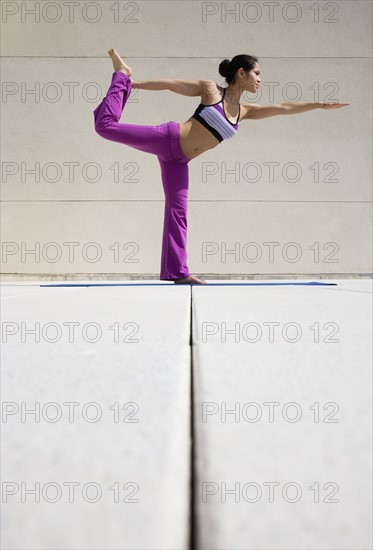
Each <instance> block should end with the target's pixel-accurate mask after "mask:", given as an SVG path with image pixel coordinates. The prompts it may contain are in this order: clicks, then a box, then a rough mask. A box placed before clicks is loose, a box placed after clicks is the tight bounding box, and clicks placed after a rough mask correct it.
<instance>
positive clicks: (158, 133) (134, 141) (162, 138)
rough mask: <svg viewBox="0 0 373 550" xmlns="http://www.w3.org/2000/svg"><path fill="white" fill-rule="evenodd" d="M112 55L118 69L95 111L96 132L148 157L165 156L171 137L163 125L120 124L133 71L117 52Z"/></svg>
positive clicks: (130, 87)
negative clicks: (146, 154) (149, 154)
mask: <svg viewBox="0 0 373 550" xmlns="http://www.w3.org/2000/svg"><path fill="white" fill-rule="evenodd" d="M111 51H112V50H109V53H110V52H111ZM114 52H115V50H114ZM110 55H111V57H112V60H113V66H114V68H116V67H118V68H117V69H116V70H115V71H114V73H113V75H112V79H111V84H110V87H109V89H108V91H107V93H106V96H105V97H104V99H103V100H102V102H101V103H100V105H98V106H97V107H96V109H95V110H94V111H93V113H94V121H95V130H96V132H97V133H98V134H99V135H100V136H101V137H103V138H105V139H108V140H110V141H116V142H117V143H122V144H123V145H128V146H129V147H133V148H135V149H139V150H140V151H144V152H145V153H151V154H154V155H164V153H165V148H166V149H167V148H168V134H167V131H166V129H165V128H164V125H158V126H146V125H138V124H122V123H120V122H119V119H120V117H121V115H122V112H123V109H124V107H125V105H126V103H127V100H128V98H129V96H130V94H131V90H132V82H131V78H130V75H131V74H132V69H131V68H130V67H128V66H127V65H125V64H124V63H123V61H122V59H121V58H120V57H119V55H118V54H117V53H116V52H115V54H114V53H112V54H110ZM122 63H123V64H122ZM124 71H126V72H124ZM127 73H128V74H127Z"/></svg>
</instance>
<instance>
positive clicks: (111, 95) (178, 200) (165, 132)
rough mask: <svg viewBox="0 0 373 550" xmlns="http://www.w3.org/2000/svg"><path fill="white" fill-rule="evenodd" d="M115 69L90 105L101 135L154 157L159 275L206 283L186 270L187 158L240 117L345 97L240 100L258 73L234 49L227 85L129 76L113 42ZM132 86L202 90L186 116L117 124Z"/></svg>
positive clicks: (224, 69) (226, 134) (252, 60)
mask: <svg viewBox="0 0 373 550" xmlns="http://www.w3.org/2000/svg"><path fill="white" fill-rule="evenodd" d="M108 53H109V55H110V57H111V59H112V62H113V67H114V73H113V75H112V81H111V85H110V88H109V90H108V92H107V94H106V96H105V97H104V99H103V100H102V102H101V103H100V105H99V106H98V107H97V108H96V109H95V110H94V120H95V130H96V132H97V133H98V134H99V135H100V136H102V137H103V138H105V139H109V140H111V141H116V142H118V143H123V144H124V145H128V146H130V147H134V148H135V149H139V150H140V151H144V152H146V153H151V154H154V155H156V156H157V157H158V161H159V164H160V167H161V175H162V183H163V189H164V192H165V197H166V201H165V215H164V224H163V241H162V258H161V273H160V279H161V280H165V281H174V283H176V284H206V281H204V280H203V279H199V278H198V277H195V276H193V275H190V273H189V269H188V267H187V253H186V240H187V202H188V183H189V178H188V175H189V169H188V163H189V161H190V160H192V159H194V158H196V157H198V156H199V155H201V154H202V153H204V152H205V151H208V150H209V149H212V148H213V147H216V146H217V145H219V143H221V142H222V141H223V140H224V139H229V138H231V137H233V136H234V135H235V134H236V133H237V130H238V123H239V122H241V121H242V120H246V119H259V118H266V117H269V116H274V115H285V114H298V113H303V112H304V111H309V110H311V109H319V108H323V109H335V108H337V107H344V106H346V105H349V103H330V104H328V103H321V102H315V103H282V104H278V105H268V106H267V105H263V106H262V105H256V104H248V105H244V104H240V97H241V94H242V93H243V92H244V91H248V92H253V93H254V92H256V90H257V89H258V87H259V85H260V82H261V79H260V76H259V75H260V67H259V64H258V58H257V57H254V56H250V55H237V56H235V57H234V58H233V59H232V60H231V61H229V60H228V59H225V60H224V61H222V62H221V63H220V65H219V74H220V75H221V76H223V77H225V79H226V82H227V84H228V86H227V87H226V88H222V87H221V86H219V85H217V84H216V83H215V82H214V81H212V80H154V81H140V82H133V81H132V80H131V76H132V69H131V68H130V67H129V66H128V65H126V64H125V63H124V61H123V59H122V58H121V57H120V56H119V55H118V53H117V52H116V50H115V48H111V49H110V50H109V52H108ZM132 88H138V89H142V90H170V91H172V92H175V93H178V94H182V95H186V96H196V97H197V96H200V97H201V103H200V105H199V106H198V107H197V109H196V111H195V112H194V114H193V115H192V117H191V118H189V119H188V120H187V121H186V122H184V123H182V122H180V123H178V122H174V121H171V122H166V123H164V124H160V125H158V126H144V125H142V126H140V125H134V124H121V123H119V122H118V121H119V119H120V117H121V114H122V111H123V108H124V106H125V104H126V102H127V99H128V97H129V95H130V93H131V89H132Z"/></svg>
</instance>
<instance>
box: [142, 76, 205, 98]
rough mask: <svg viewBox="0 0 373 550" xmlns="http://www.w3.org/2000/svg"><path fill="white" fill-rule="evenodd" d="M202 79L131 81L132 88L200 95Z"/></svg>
mask: <svg viewBox="0 0 373 550" xmlns="http://www.w3.org/2000/svg"><path fill="white" fill-rule="evenodd" d="M204 82H205V81H204V80H171V79H165V80H138V81H136V82H134V81H132V88H137V89H139V90H169V91H170V92H175V93H177V94H181V95H187V96H199V95H202V87H203V84H204Z"/></svg>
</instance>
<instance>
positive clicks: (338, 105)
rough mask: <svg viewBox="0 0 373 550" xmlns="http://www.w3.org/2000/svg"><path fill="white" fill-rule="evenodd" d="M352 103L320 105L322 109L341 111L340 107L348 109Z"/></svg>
mask: <svg viewBox="0 0 373 550" xmlns="http://www.w3.org/2000/svg"><path fill="white" fill-rule="evenodd" d="M347 105H350V103H322V102H321V105H320V108H321V109H339V108H340V107H347Z"/></svg>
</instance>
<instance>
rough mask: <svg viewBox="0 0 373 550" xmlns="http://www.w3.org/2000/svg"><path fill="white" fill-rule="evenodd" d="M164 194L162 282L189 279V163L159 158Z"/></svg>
mask: <svg viewBox="0 0 373 550" xmlns="http://www.w3.org/2000/svg"><path fill="white" fill-rule="evenodd" d="M158 160H159V164H160V167H161V174H162V183H163V189H164V194H165V199H166V200H165V209H164V222H163V239H162V258H161V274H160V279H161V280H165V281H170V280H171V281H174V280H175V279H182V278H184V277H188V276H189V269H188V266H187V251H186V245H187V212H188V184H189V168H188V164H186V163H180V162H178V161H176V160H162V159H160V158H158Z"/></svg>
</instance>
